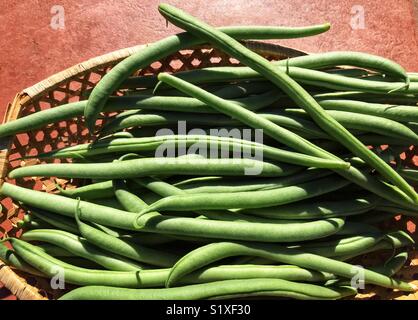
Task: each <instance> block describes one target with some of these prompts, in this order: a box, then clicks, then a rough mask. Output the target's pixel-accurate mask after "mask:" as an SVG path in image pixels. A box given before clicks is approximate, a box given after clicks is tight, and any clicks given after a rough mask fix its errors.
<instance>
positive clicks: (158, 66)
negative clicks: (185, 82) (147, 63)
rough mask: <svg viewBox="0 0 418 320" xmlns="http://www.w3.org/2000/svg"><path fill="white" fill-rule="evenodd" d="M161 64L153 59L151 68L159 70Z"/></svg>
mask: <svg viewBox="0 0 418 320" xmlns="http://www.w3.org/2000/svg"><path fill="white" fill-rule="evenodd" d="M162 66H163V64H162V63H161V62H160V61H155V62H153V63H152V64H151V68H153V69H154V70H155V71H157V70H160V69H161V67H162Z"/></svg>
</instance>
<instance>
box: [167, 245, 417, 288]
mask: <svg viewBox="0 0 418 320" xmlns="http://www.w3.org/2000/svg"><path fill="white" fill-rule="evenodd" d="M239 255H252V256H258V257H262V258H268V259H272V260H275V261H278V262H282V263H290V264H294V265H297V266H301V267H304V268H309V269H313V270H318V271H322V272H329V273H333V274H335V275H338V276H341V277H344V278H349V279H350V278H352V277H353V275H355V273H356V268H355V266H353V265H350V264H348V263H345V262H341V261H337V260H333V259H330V258H326V257H322V256H319V255H315V254H312V253H307V252H305V251H301V250H297V249H291V248H284V247H282V246H280V245H277V244H274V245H272V244H269V245H266V244H256V243H240V242H218V243H212V244H209V245H206V246H203V247H200V248H198V249H196V250H194V251H192V252H190V253H188V254H187V255H185V256H184V257H183V258H181V259H180V260H179V261H178V262H177V263H176V264H175V265H174V267H173V268H172V269H171V271H170V275H169V276H168V280H167V283H166V286H167V287H171V286H174V285H176V283H178V281H179V280H180V279H181V278H182V277H184V276H185V275H187V274H189V273H191V272H193V271H195V270H198V269H200V268H202V267H204V266H207V265H208V264H210V263H212V262H215V261H218V260H221V259H223V258H227V257H232V256H239ZM362 272H363V275H364V281H365V283H371V284H376V285H379V286H382V287H386V288H394V289H400V290H403V291H416V290H417V288H416V286H415V285H413V284H409V283H406V282H403V281H399V280H395V279H392V278H390V277H387V276H385V275H382V274H379V273H377V272H374V271H371V270H368V269H363V270H362Z"/></svg>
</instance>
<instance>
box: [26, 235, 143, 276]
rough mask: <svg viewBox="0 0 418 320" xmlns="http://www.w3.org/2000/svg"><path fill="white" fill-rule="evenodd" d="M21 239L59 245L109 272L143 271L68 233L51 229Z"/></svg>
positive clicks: (133, 263) (137, 265) (131, 263)
mask: <svg viewBox="0 0 418 320" xmlns="http://www.w3.org/2000/svg"><path fill="white" fill-rule="evenodd" d="M21 239H22V240H25V241H42V242H48V243H51V244H54V245H57V246H59V247H62V248H63V249H65V250H68V251H69V252H71V253H73V254H74V255H76V256H80V257H83V258H85V259H88V260H92V261H94V262H96V263H98V264H100V265H101V266H103V267H105V268H107V269H109V270H115V271H129V270H131V271H134V270H141V269H142V266H141V265H139V264H137V263H135V262H133V261H130V260H127V259H124V258H122V257H120V256H116V255H113V254H110V253H107V252H105V251H103V250H101V249H99V248H97V247H95V246H94V245H91V244H90V243H88V242H87V241H86V240H85V239H83V238H81V237H78V236H76V235H73V234H71V233H69V232H66V231H61V230H50V229H37V230H31V231H27V232H25V233H24V234H23V235H22V237H21Z"/></svg>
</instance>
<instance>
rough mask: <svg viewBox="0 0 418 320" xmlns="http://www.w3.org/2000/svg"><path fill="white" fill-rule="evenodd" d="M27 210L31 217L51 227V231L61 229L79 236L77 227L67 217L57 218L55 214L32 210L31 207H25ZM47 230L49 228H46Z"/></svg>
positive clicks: (36, 209)
mask: <svg viewBox="0 0 418 320" xmlns="http://www.w3.org/2000/svg"><path fill="white" fill-rule="evenodd" d="M25 208H26V209H27V210H29V211H30V213H31V214H32V215H34V216H35V217H37V218H39V219H41V220H43V221H45V222H46V223H48V224H49V225H51V226H52V229H56V228H58V229H61V230H63V231H67V232H69V233H73V234H77V235H78V234H80V232H79V230H78V228H77V225H76V224H75V223H74V221H73V220H72V219H70V218H67V217H57V215H56V214H53V213H51V212H47V211H45V210H42V209H38V208H34V207H32V206H27V205H26V206H25ZM48 229H49V228H48Z"/></svg>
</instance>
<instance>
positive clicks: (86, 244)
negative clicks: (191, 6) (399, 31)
mask: <svg viewBox="0 0 418 320" xmlns="http://www.w3.org/2000/svg"><path fill="white" fill-rule="evenodd" d="M159 10H160V12H161V14H162V15H163V16H164V17H165V18H166V19H167V20H168V21H169V22H171V23H173V24H174V25H176V26H178V27H180V28H182V29H184V30H185V31H186V32H185V33H181V34H177V35H175V36H171V37H168V38H166V39H163V40H160V41H158V42H156V43H154V44H151V45H149V46H147V47H145V48H143V49H142V50H141V51H139V52H137V53H135V54H133V55H132V56H130V57H129V58H126V59H125V60H123V61H122V62H120V63H119V64H117V65H116V66H115V67H114V68H113V69H112V70H111V71H110V72H109V73H108V74H106V76H105V77H103V79H102V80H101V81H100V82H99V83H98V84H97V85H96V86H95V87H94V89H93V90H92V91H91V92H90V93H89V96H88V99H87V100H85V101H80V102H74V103H69V104H66V105H61V106H57V107H54V108H52V109H48V110H44V111H39V112H37V113H33V114H31V115H28V116H25V117H22V118H19V119H17V120H14V121H10V122H8V123H5V124H3V125H1V126H0V136H3V137H4V136H12V135H14V134H18V133H21V132H25V131H28V130H34V129H39V128H42V127H44V126H45V125H47V124H50V123H55V122H59V121H63V120H66V119H72V118H74V117H81V116H83V115H84V118H85V122H86V124H87V127H88V129H89V130H90V132H91V134H92V136H93V137H94V139H93V140H94V141H93V142H92V143H88V144H78V145H74V146H68V147H64V148H61V149H57V150H52V151H50V152H47V153H43V154H39V155H37V156H35V157H36V158H39V159H41V160H42V161H50V162H53V163H44V164H37V165H32V166H24V167H19V168H17V169H14V170H12V171H11V172H9V178H10V179H17V181H19V179H21V178H27V177H47V178H66V179H78V178H81V179H84V180H83V181H89V183H87V184H85V185H82V186H79V187H78V188H75V189H72V188H71V189H70V188H67V189H65V188H62V187H60V186H58V185H57V188H58V189H59V194H56V193H47V192H41V191H36V190H31V189H27V188H23V187H20V186H17V185H14V184H11V183H7V182H4V183H3V185H2V186H1V189H0V193H1V195H2V196H3V197H10V198H12V199H13V200H14V202H15V203H17V204H19V205H20V206H21V207H22V208H24V209H25V210H26V212H27V214H26V216H25V218H24V220H22V221H21V223H20V226H22V227H23V228H24V229H25V231H24V232H23V234H22V236H21V237H20V238H19V239H18V238H5V239H4V240H3V243H0V259H1V260H2V261H4V262H5V263H6V264H7V265H9V266H11V267H14V268H16V269H19V270H22V271H25V272H27V273H30V274H34V275H36V276H41V277H47V278H54V277H56V275H57V270H62V271H63V275H64V281H65V283H68V284H73V285H76V286H78V287H77V288H76V289H74V290H72V291H69V292H66V293H65V294H64V295H63V296H62V299H139V300H142V299H209V298H226V297H228V298H231V297H248V296H270V297H271V296H276V297H282V298H294V299H340V298H344V297H353V296H355V295H356V293H357V289H358V288H359V287H360V288H361V283H360V285H359V283H358V282H355V281H353V279H354V278H355V277H356V276H357V275H361V277H362V279H360V280H361V281H364V283H365V284H366V285H369V284H370V285H377V286H381V287H385V288H392V289H398V290H401V291H404V292H413V291H415V290H416V289H417V288H416V287H415V286H414V285H413V284H412V283H407V282H404V281H401V280H397V279H396V273H397V272H398V271H399V270H400V269H401V268H402V267H403V266H404V264H405V263H406V262H407V261H408V250H411V248H412V247H413V246H414V241H413V239H412V238H411V237H410V236H409V235H408V234H407V233H406V232H404V231H402V230H391V231H390V232H388V231H387V230H381V229H379V227H378V226H379V225H380V222H383V221H385V220H390V219H392V218H393V217H394V216H396V215H399V214H404V215H408V216H412V217H414V216H417V215H418V195H417V193H416V192H415V190H414V188H413V186H414V181H418V171H415V170H414V169H413V168H411V167H408V164H405V163H404V162H403V161H402V159H401V158H400V156H399V155H400V154H401V153H402V152H403V151H405V150H408V148H409V147H410V146H411V145H416V144H418V108H417V107H416V103H417V94H418V74H413V73H407V72H405V70H404V69H403V68H402V67H401V66H399V65H398V64H396V63H395V62H393V61H390V60H388V59H385V58H382V57H378V56H374V55H370V54H365V53H359V52H327V53H320V54H310V55H298V56H295V57H291V58H289V59H286V60H281V61H276V62H270V61H267V60H266V59H264V58H263V57H262V56H260V55H259V54H257V53H255V52H254V51H252V50H251V48H249V47H248V46H246V45H245V43H244V44H243V43H242V42H239V41H240V40H247V39H252V40H260V39H284V38H296V37H305V36H313V35H316V34H319V33H322V32H325V31H327V30H328V29H329V25H328V24H325V25H318V26H311V27H303V28H283V27H225V28H219V29H216V28H213V27H211V26H209V25H207V24H206V23H204V22H202V21H199V20H198V19H196V18H194V17H192V16H190V15H189V14H187V13H185V12H182V11H181V10H179V9H176V8H174V7H172V6H170V5H166V4H162V5H160V6H159ZM206 43H207V44H209V45H211V46H212V47H215V48H217V49H219V50H221V51H223V52H225V53H226V54H228V55H230V56H231V57H233V58H235V59H237V60H239V61H240V62H241V63H242V64H243V65H244V66H243V67H241V66H240V67H237V66H235V67H212V68H205V69H196V70H189V71H182V72H178V73H175V74H173V75H170V74H167V73H160V74H158V75H149V76H140V77H131V75H132V74H133V73H134V72H135V71H136V70H138V69H142V68H145V67H147V66H148V65H149V64H151V63H152V62H154V61H158V60H160V59H163V58H165V57H167V56H169V55H170V54H172V53H175V52H177V51H179V50H182V49H185V48H190V47H194V46H196V45H200V44H206ZM252 46H254V43H253V44H252ZM116 91H119V92H124V93H125V95H124V96H115V95H114V92H116ZM114 111H117V112H118V113H116V115H115V116H112V117H109V118H108V119H106V124H105V125H104V126H102V127H101V128H100V129H99V130H98V131H97V130H96V126H95V124H96V120H97V119H98V118H100V117H103V116H104V115H107V113H103V112H114ZM180 124H187V132H181V133H179V132H176V131H178V129H179V128H180ZM215 129H217V130H215ZM189 130H190V131H189ZM222 130H224V131H223V132H228V134H230V133H231V132H235V133H236V132H239V133H243V132H247V133H248V132H250V133H251V134H250V135H249V136H248V135H247V136H245V135H244V136H245V137H243V136H238V137H237V136H236V135H233V136H230V135H228V134H227V135H220V134H219V132H222ZM225 130H226V131H225ZM234 130H235V131H234ZM237 130H238V131H237ZM190 132H192V134H190ZM260 132H261V136H262V138H263V139H262V140H261V141H260ZM215 133H218V134H215ZM254 140H255V141H254ZM382 145H385V146H386V147H385V148H382V147H381V146H382ZM167 146H169V147H170V148H171V149H170V148H169V147H167ZM208 146H210V147H211V151H213V150H216V151H221V152H222V157H221V158H220V157H219V156H218V157H217V158H216V157H210V156H208V154H207V147H208ZM164 148H165V149H164ZM164 150H165V151H170V150H176V151H179V150H183V151H184V150H186V151H187V152H183V153H181V152H176V153H174V154H170V155H169V156H167V155H166V156H164ZM202 150H206V154H205V152H203V151H202ZM167 153H169V152H167ZM211 154H212V152H211ZM237 155H238V156H237ZM255 155H258V156H255ZM260 155H261V156H262V157H261V158H260V157H259V156H260ZM56 159H67V160H68V159H71V161H70V163H59V161H58V162H57V161H55V160H56ZM6 242H9V244H10V245H11V247H12V248H13V249H10V247H9V246H6ZM380 251H382V253H384V252H389V254H388V257H389V259H382V261H380V262H379V263H378V264H376V265H368V266H364V267H363V268H361V267H359V266H356V265H357V264H358V261H359V260H358V259H359V257H361V256H362V255H364V254H366V253H372V252H380ZM382 256H384V255H382ZM360 271H361V272H360Z"/></svg>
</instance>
